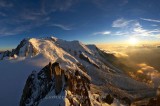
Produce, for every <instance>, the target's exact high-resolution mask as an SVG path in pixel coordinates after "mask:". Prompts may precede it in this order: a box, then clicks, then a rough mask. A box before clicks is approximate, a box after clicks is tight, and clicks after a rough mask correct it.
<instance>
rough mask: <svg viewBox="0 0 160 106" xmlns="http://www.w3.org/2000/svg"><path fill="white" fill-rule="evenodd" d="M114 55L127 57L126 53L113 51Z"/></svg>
mask: <svg viewBox="0 0 160 106" xmlns="http://www.w3.org/2000/svg"><path fill="white" fill-rule="evenodd" d="M114 55H115V56H116V57H118V58H127V57H129V56H128V55H127V54H126V53H123V52H114Z"/></svg>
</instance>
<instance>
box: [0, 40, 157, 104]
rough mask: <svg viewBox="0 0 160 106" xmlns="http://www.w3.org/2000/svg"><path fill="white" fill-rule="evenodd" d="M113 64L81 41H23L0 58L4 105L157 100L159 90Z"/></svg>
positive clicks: (130, 102) (108, 54) (109, 57)
mask: <svg viewBox="0 0 160 106" xmlns="http://www.w3.org/2000/svg"><path fill="white" fill-rule="evenodd" d="M114 59H115V57H114V55H112V54H110V53H107V52H105V51H103V50H100V49H99V48H98V47H96V46H95V45H86V44H83V43H82V42H80V41H66V40H62V39H58V38H55V37H46V38H26V39H23V40H22V41H21V42H20V44H19V45H18V46H17V47H16V48H15V49H13V50H12V51H5V52H2V53H1V54H0V70H1V74H0V84H1V85H2V87H1V88H0V94H1V95H0V100H2V101H0V105H3V106H4V105H5V106H9V105H12V106H17V105H20V106H127V105H131V104H132V103H134V102H136V101H139V100H143V99H146V98H151V97H155V96H156V91H157V90H156V88H153V87H152V86H150V85H148V84H146V83H144V82H140V81H137V80H135V79H133V78H131V77H130V76H128V75H127V74H126V73H125V72H124V71H123V70H122V69H120V68H118V67H117V66H115V65H113V64H112V63H111V62H110V60H112V61H114ZM7 101H10V102H7Z"/></svg>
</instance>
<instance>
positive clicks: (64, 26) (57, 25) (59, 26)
mask: <svg viewBox="0 0 160 106" xmlns="http://www.w3.org/2000/svg"><path fill="white" fill-rule="evenodd" d="M50 26H54V27H58V28H61V29H63V30H72V28H71V27H70V26H66V25H63V24H52V25H50Z"/></svg>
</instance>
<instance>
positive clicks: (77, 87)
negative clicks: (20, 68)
mask: <svg viewBox="0 0 160 106" xmlns="http://www.w3.org/2000/svg"><path fill="white" fill-rule="evenodd" d="M89 84H90V81H89V80H88V79H87V78H86V77H85V76H83V75H81V74H80V73H79V71H78V70H75V71H69V70H68V72H65V71H64V70H63V69H61V67H60V65H59V63H57V62H55V63H53V64H52V63H51V62H50V63H49V64H48V65H47V66H45V67H44V68H43V69H42V70H41V71H40V72H39V73H36V71H33V72H32V74H31V75H30V76H29V77H28V79H27V81H26V85H25V87H24V90H23V94H22V97H21V101H20V106H27V105H31V106H37V105H38V104H39V102H40V100H41V99H44V97H45V96H46V95H47V94H49V93H50V92H55V95H60V94H61V92H65V91H67V93H65V95H66V98H67V99H68V100H69V102H70V104H72V105H76V104H79V105H82V106H90V105H91V102H90V99H89V93H88V92H89V90H90V86H89ZM75 95H76V97H75Z"/></svg>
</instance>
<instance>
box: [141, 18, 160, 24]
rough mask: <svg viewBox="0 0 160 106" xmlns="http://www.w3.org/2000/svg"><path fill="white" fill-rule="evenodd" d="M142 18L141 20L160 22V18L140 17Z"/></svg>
mask: <svg viewBox="0 0 160 106" xmlns="http://www.w3.org/2000/svg"><path fill="white" fill-rule="evenodd" d="M140 19H141V20H144V21H149V22H156V23H160V20H155V19H149V18H140Z"/></svg>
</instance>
